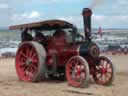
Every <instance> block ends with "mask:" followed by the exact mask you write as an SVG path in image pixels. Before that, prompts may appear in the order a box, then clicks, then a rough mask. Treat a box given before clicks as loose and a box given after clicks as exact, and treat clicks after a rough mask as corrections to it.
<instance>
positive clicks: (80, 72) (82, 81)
mask: <svg viewBox="0 0 128 96" xmlns="http://www.w3.org/2000/svg"><path fill="white" fill-rule="evenodd" d="M89 75H90V74H89V66H88V63H87V62H86V61H85V59H84V58H83V57H81V56H74V57H72V58H71V59H70V60H69V61H68V62H67V65H66V77H67V80H68V84H69V85H71V86H74V87H87V86H88V80H89Z"/></svg>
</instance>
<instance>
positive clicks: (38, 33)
mask: <svg viewBox="0 0 128 96" xmlns="http://www.w3.org/2000/svg"><path fill="white" fill-rule="evenodd" d="M35 37H37V38H45V36H44V34H43V33H41V32H40V31H39V30H36V32H35Z"/></svg>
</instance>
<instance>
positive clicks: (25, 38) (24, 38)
mask: <svg viewBox="0 0 128 96" xmlns="http://www.w3.org/2000/svg"><path fill="white" fill-rule="evenodd" d="M28 31H29V30H28V29H24V30H23V31H22V33H21V39H22V42H24V41H31V40H32V39H33V38H32V35H31V34H29V33H28Z"/></svg>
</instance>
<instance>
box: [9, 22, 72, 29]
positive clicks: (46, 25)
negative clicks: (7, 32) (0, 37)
mask: <svg viewBox="0 0 128 96" xmlns="http://www.w3.org/2000/svg"><path fill="white" fill-rule="evenodd" d="M65 28H73V24H71V23H69V22H66V21H62V20H47V21H42V22H36V23H29V24H21V25H14V26H10V27H9V29H11V30H22V29H41V30H54V29H65Z"/></svg>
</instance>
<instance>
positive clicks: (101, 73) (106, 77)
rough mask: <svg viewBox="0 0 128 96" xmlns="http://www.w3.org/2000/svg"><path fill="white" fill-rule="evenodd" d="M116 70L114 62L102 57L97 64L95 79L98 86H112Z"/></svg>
mask: <svg viewBox="0 0 128 96" xmlns="http://www.w3.org/2000/svg"><path fill="white" fill-rule="evenodd" d="M114 75H115V70H114V65H113V64H112V62H111V61H110V60H109V59H108V58H107V57H104V56H100V57H99V58H98V60H97V64H95V71H94V73H93V78H94V80H95V82H96V83H97V84H100V85H111V84H112V81H113V80H114Z"/></svg>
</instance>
